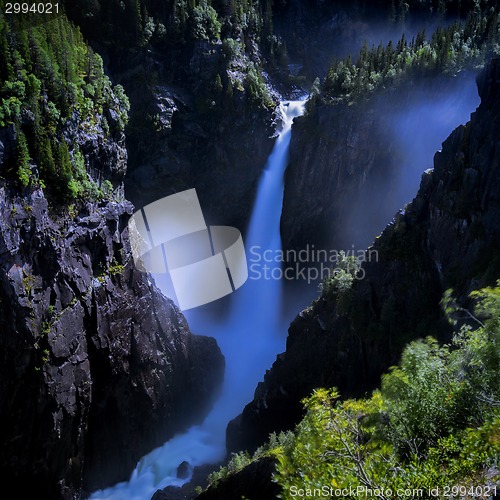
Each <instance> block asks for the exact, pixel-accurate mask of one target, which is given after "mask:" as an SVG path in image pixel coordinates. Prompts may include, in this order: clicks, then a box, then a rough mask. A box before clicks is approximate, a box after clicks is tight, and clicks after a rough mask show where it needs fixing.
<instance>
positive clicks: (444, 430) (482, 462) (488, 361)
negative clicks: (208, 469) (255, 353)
mask: <svg viewBox="0 0 500 500" xmlns="http://www.w3.org/2000/svg"><path fill="white" fill-rule="evenodd" d="M473 297H474V298H476V299H478V300H479V305H478V307H477V312H476V314H480V315H482V317H484V326H482V327H479V328H477V329H476V330H472V329H471V328H470V327H463V328H462V329H461V330H460V331H459V332H458V333H457V334H456V335H455V337H454V340H453V344H452V345H445V346H439V345H438V344H437V342H436V341H435V340H433V339H430V338H429V339H427V340H424V341H416V342H412V343H411V344H410V345H409V346H408V347H407V348H406V349H405V351H404V353H403V356H402V359H401V362H400V364H399V365H398V366H397V367H394V368H392V369H391V370H390V372H389V373H388V374H387V375H385V376H384V377H383V380H382V387H381V390H380V391H375V392H374V393H373V395H372V397H371V398H370V399H360V400H346V401H341V400H340V398H339V394H338V392H337V391H336V390H335V389H317V390H316V391H314V393H313V394H312V396H311V397H309V398H307V399H306V400H304V405H305V409H306V414H305V416H304V418H303V420H302V421H301V422H300V423H299V424H298V425H297V427H296V429H295V432H294V433H288V434H287V435H286V438H285V439H284V440H283V441H282V442H279V441H277V440H276V436H272V437H271V439H270V441H269V443H268V444H267V445H266V447H265V450H266V453H267V454H268V455H272V456H274V457H275V458H276V461H277V470H276V475H275V480H276V481H277V482H278V483H279V485H280V486H281V488H282V495H281V498H284V499H288V498H295V497H296V495H294V494H293V493H292V492H293V489H291V488H292V487H296V488H303V489H311V490H313V489H315V488H316V489H318V488H319V489H321V488H323V487H327V488H332V489H343V488H354V489H356V488H358V487H359V488H368V489H372V490H375V489H378V490H379V491H381V492H382V493H381V495H379V498H387V499H388V498H398V497H401V494H398V493H397V492H398V490H399V491H401V489H403V490H404V489H422V490H423V491H424V496H425V495H426V494H427V492H428V489H429V488H435V487H440V488H444V487H456V488H462V490H464V491H466V489H467V488H468V487H471V486H478V485H481V484H485V483H486V479H485V474H486V471H488V470H490V471H491V470H492V468H494V467H497V466H498V463H499V460H500V282H499V283H498V286H497V287H496V288H489V289H485V290H482V291H480V292H476V293H474V294H473ZM255 458H256V457H255V456H254V457H252V458H250V457H248V456H244V457H243V456H242V457H240V458H238V461H239V462H238V463H239V464H240V465H241V464H243V463H249V462H250V461H251V460H254V459H255ZM228 473H229V469H228V470H226V471H225V472H224V474H226V475H227V474H228ZM224 474H223V475H224ZM219 479H220V478H219ZM497 479H498V478H497ZM389 490H391V491H392V493H391V494H387V493H384V492H387V491H389ZM462 490H460V491H462ZM361 491H365V492H366V490H361ZM336 496H338V495H336ZM358 496H360V497H361V498H364V497H369V496H370V494H368V493H367V494H363V493H361V495H358Z"/></svg>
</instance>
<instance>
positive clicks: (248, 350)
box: [90, 101, 305, 500]
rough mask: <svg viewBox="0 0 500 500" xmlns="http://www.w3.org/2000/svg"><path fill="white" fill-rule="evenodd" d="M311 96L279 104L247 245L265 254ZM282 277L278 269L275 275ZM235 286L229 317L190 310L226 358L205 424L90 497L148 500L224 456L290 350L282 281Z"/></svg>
mask: <svg viewBox="0 0 500 500" xmlns="http://www.w3.org/2000/svg"><path fill="white" fill-rule="evenodd" d="M304 105H305V101H285V102H283V103H281V104H280V108H281V111H282V114H283V128H282V130H281V132H280V133H279V136H278V138H277V139H276V143H275V145H274V148H273V151H272V153H271V155H270V157H269V159H268V161H267V165H266V169H265V171H264V173H263V174H262V178H261V180H260V184H259V188H258V192H257V198H256V201H255V206H254V210H253V213H252V217H251V220H250V226H249V230H248V233H247V238H246V242H245V247H246V251H247V256H248V253H249V251H250V250H251V249H253V251H254V252H256V253H258V254H259V255H262V252H263V251H265V250H270V251H271V253H270V255H276V253H275V252H278V251H279V250H280V249H281V238H280V217H281V208H282V204H283V173H284V171H285V168H286V166H287V163H288V152H289V145H290V137H291V127H292V121H293V119H294V118H295V117H297V116H300V115H301V114H302V113H303V112H304ZM266 265H267V266H268V268H269V269H268V271H267V275H268V276H272V269H273V267H275V268H278V269H279V268H280V266H281V264H280V262H266ZM276 274H279V273H276ZM252 277H254V278H255V277H256V275H254V276H253V275H252V273H250V274H249V280H248V281H247V282H246V283H245V285H244V286H243V287H242V288H241V289H239V290H238V291H236V292H235V293H234V296H233V300H232V302H231V311H230V313H229V315H228V316H227V318H225V319H223V320H219V321H214V320H213V319H211V318H207V317H203V315H197V314H196V311H187V313H186V317H187V319H188V322H189V325H190V328H191V330H192V331H194V332H198V333H202V334H204V335H210V336H212V337H215V338H216V339H217V343H218V344H219V347H220V348H221V351H222V353H223V354H224V357H225V360H226V370H225V376H224V384H223V387H222V391H221V394H220V396H219V399H218V400H217V402H216V404H215V405H214V407H213V409H212V411H211V412H210V414H209V415H208V416H207V418H206V419H205V420H204V422H203V423H202V424H201V425H196V426H193V427H191V428H190V429H188V430H187V431H186V432H185V433H183V434H179V435H177V436H175V437H173V438H172V439H171V440H170V441H167V442H166V443H165V444H164V445H163V446H161V447H159V448H156V449H155V450H153V451H152V452H151V453H149V454H147V455H146V456H144V457H143V458H142V459H141V460H140V461H139V463H138V464H137V467H136V468H135V470H134V471H133V473H132V475H131V477H130V480H129V481H128V482H124V483H119V484H117V485H115V486H113V487H111V488H107V489H105V490H101V491H97V492H95V493H93V494H92V496H91V497H90V499H91V500H104V499H107V500H149V499H150V498H151V496H152V495H153V494H154V493H155V491H157V490H158V489H162V488H165V487H166V486H169V485H172V486H181V485H182V484H184V483H185V482H186V481H187V479H179V478H177V468H178V466H179V464H181V463H182V462H184V461H186V462H188V463H189V464H190V465H191V466H193V467H196V466H198V465H204V464H211V463H217V462H220V461H221V460H223V459H224V456H225V453H226V446H225V438H226V427H227V424H228V422H229V421H230V420H231V419H232V418H234V417H236V416H237V415H238V414H239V413H240V412H241V411H242V410H243V408H244V406H245V404H246V403H248V402H249V401H251V399H252V398H253V391H254V390H255V387H256V385H257V383H258V382H259V381H260V380H262V377H263V375H264V373H265V370H266V369H268V368H269V367H270V366H271V364H272V363H273V361H274V359H275V357H276V355H277V354H278V353H280V352H282V351H283V350H284V348H285V340H286V336H285V332H286V329H287V326H288V325H287V323H286V322H285V321H284V320H283V319H281V314H280V310H281V286H282V284H281V282H280V281H279V280H275V279H264V278H261V279H252Z"/></svg>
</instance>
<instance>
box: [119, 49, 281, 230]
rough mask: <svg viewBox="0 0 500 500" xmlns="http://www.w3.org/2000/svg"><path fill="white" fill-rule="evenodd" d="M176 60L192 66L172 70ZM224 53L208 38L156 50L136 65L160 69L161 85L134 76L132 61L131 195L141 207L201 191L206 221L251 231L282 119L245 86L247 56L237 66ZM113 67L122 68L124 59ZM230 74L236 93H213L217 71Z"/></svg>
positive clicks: (127, 85) (127, 185)
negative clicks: (251, 219)
mask: <svg viewBox="0 0 500 500" xmlns="http://www.w3.org/2000/svg"><path fill="white" fill-rule="evenodd" d="M174 57H175V58H180V59H181V60H183V61H186V64H184V65H182V68H176V69H175V70H173V69H172V67H175V65H174V63H173V62H172V61H171V59H173V58H174ZM226 57H227V56H226V55H225V53H224V48H223V47H222V45H220V44H219V45H214V44H209V43H206V42H197V43H194V44H188V46H187V47H186V48H184V49H183V51H182V52H181V54H177V53H176V54H172V53H162V54H159V53H155V52H152V53H151V54H148V56H147V57H145V58H144V57H141V58H140V60H139V61H137V67H138V68H142V69H141V71H146V72H152V71H156V72H157V74H158V80H157V83H156V84H155V85H153V84H151V83H149V84H147V85H144V80H143V79H138V78H137V75H135V74H134V75H133V77H132V78H131V77H128V76H127V75H128V74H130V73H132V74H133V69H132V70H131V68H130V64H132V66H133V64H134V62H135V61H129V64H128V65H127V67H126V72H127V73H126V74H125V75H124V76H123V77H122V78H120V81H122V82H123V84H124V86H125V89H126V90H127V94H128V95H129V96H130V99H131V103H132V116H131V123H130V127H129V130H128V133H127V141H128V145H129V151H130V160H129V169H128V174H127V178H126V179H125V192H126V196H127V198H128V199H130V201H132V202H133V203H134V205H135V206H136V207H143V206H145V205H147V204H148V203H151V202H153V201H156V200H157V199H160V198H163V197H165V196H167V195H169V194H172V193H174V192H179V191H182V190H185V189H191V188H196V190H197V193H198V197H199V199H200V203H201V206H202V207H203V210H204V213H205V216H206V218H207V222H209V223H212V224H227V225H233V226H236V227H238V228H239V229H241V230H243V231H244V230H245V229H246V225H247V223H248V219H249V215H250V213H251V211H252V206H253V202H254V199H255V196H256V190H257V185H258V180H259V178H260V174H261V172H262V170H263V168H264V166H265V164H266V160H267V157H268V156H269V154H270V152H271V149H272V147H273V144H274V138H273V136H274V134H275V129H276V123H275V121H276V120H277V116H276V113H275V112H274V110H273V109H268V108H265V107H263V106H261V105H259V103H254V102H252V101H250V100H249V99H248V98H247V96H246V94H245V92H244V91H243V83H244V79H245V74H244V72H243V70H242V68H239V67H238V65H242V66H243V67H244V65H245V64H248V61H247V58H246V56H243V55H240V56H235V57H237V58H236V60H235V61H234V62H233V63H231V65H230V68H231V69H227V68H226V67H225V65H226V64H228V63H227V62H225V58H226ZM144 67H146V69H144ZM111 69H112V71H113V72H115V73H116V74H117V75H120V73H121V72H122V71H123V68H121V67H120V66H119V65H118V64H114V65H112V66H111ZM226 72H228V73H230V74H231V77H230V78H231V79H234V82H238V83H232V84H229V83H228V84H227V85H234V90H233V89H232V87H230V88H231V90H230V92H231V96H227V95H225V94H223V92H226V91H227V89H226V90H225V91H223V90H214V82H215V81H216V79H217V77H218V76H219V73H220V74H226ZM219 78H220V76H219ZM225 78H228V77H225ZM228 88H229V87H228ZM134 110H135V112H134ZM148 117H149V118H148Z"/></svg>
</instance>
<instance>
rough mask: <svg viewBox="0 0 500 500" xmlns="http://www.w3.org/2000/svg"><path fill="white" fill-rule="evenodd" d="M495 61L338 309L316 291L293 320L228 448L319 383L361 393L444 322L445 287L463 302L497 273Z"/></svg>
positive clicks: (499, 119) (441, 332)
mask: <svg viewBox="0 0 500 500" xmlns="http://www.w3.org/2000/svg"><path fill="white" fill-rule="evenodd" d="M499 84H500V60H499V59H498V58H496V59H493V60H492V61H491V63H490V64H489V65H488V66H487V68H486V69H485V70H484V71H483V73H482V74H481V75H480V77H479V78H478V88H479V93H480V97H481V105H480V106H479V108H478V109H477V111H476V112H474V113H473V114H472V115H471V120H470V122H469V123H468V124H467V125H466V126H460V127H458V128H457V129H456V130H455V131H454V132H453V133H452V134H451V135H450V137H449V138H448V139H447V140H446V142H445V143H444V144H443V149H442V152H440V153H437V154H436V156H435V161H434V170H433V171H430V172H428V173H425V174H424V176H423V178H422V182H421V186H420V190H419V192H418V194H417V196H416V198H415V199H414V201H413V202H412V203H411V204H410V205H408V206H407V208H406V211H404V212H401V213H399V214H398V215H397V216H396V217H395V219H394V220H393V222H392V223H391V224H389V226H388V227H387V228H386V229H385V231H384V232H383V233H382V235H381V236H380V237H379V238H378V239H377V240H376V241H375V243H374V245H373V247H371V248H370V249H369V251H370V250H371V251H372V252H373V251H377V252H378V259H375V257H374V256H373V254H372V260H371V261H370V262H366V263H365V264H364V266H363V267H364V270H365V273H366V276H365V278H364V279H363V280H360V281H357V282H355V285H354V287H353V289H352V292H351V295H350V297H349V301H348V303H347V305H346V304H343V305H342V307H339V305H338V304H337V303H336V300H335V298H334V297H332V296H325V295H323V296H321V297H320V298H319V299H317V300H316V301H314V302H313V304H312V305H311V307H310V308H308V309H306V310H305V311H302V312H301V313H300V314H299V315H298V316H297V318H296V319H295V320H294V321H293V322H292V325H291V327H290V330H289V336H288V339H287V347H286V351H285V353H284V354H281V355H279V356H278V358H277V360H276V362H275V363H274V365H273V367H272V369H271V370H270V371H269V372H268V373H267V374H266V376H265V379H264V382H262V383H260V384H259V385H258V387H257V389H256V391H255V397H254V400H253V401H252V402H251V403H250V404H248V405H247V406H246V408H245V409H244V411H243V413H242V414H241V415H240V416H239V417H237V418H236V419H235V420H233V421H232V422H231V423H230V425H229V427H228V432H227V436H228V448H229V449H230V450H238V449H245V448H246V449H254V448H255V447H256V446H258V445H260V444H261V443H262V442H263V441H264V440H265V439H267V436H268V434H269V433H270V432H272V431H279V430H282V429H287V428H291V427H293V425H294V424H295V423H297V421H298V420H299V419H300V417H301V414H302V409H301V404H300V400H301V399H302V398H303V397H305V396H307V395H309V394H310V392H311V391H312V389H314V388H315V387H319V386H336V387H338V388H339V390H340V391H341V393H342V394H343V395H344V396H350V395H355V396H358V395H363V394H364V393H365V392H367V391H370V390H371V389H372V388H373V387H375V386H376V385H377V384H378V382H379V377H380V375H381V374H382V373H383V372H384V371H386V370H387V369H388V368H389V366H391V365H393V364H395V363H397V361H398V357H399V354H400V353H401V350H402V349H403V347H404V345H405V344H406V343H407V342H408V341H410V340H412V339H415V338H418V337H425V336H427V335H434V336H436V337H438V338H440V339H446V338H447V337H448V335H449V334H450V332H449V327H448V326H447V323H446V322H445V321H444V318H443V315H442V312H441V309H440V305H439V302H440V300H441V298H442V294H443V292H444V291H445V290H446V289H448V288H454V289H455V293H456V295H457V297H458V299H459V301H460V302H461V303H462V304H463V305H465V306H470V304H468V303H467V296H468V294H469V292H470V291H472V290H474V289H477V288H480V287H483V286H486V285H490V284H493V283H494V282H495V280H496V279H498V277H499V276H500V258H499V255H500V194H499V193H500V147H499V142H498V137H500V112H499V111H500V91H499V90H500V89H499Z"/></svg>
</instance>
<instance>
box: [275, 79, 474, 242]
mask: <svg viewBox="0 0 500 500" xmlns="http://www.w3.org/2000/svg"><path fill="white" fill-rule="evenodd" d="M477 101H478V100H477V94H476V92H475V86H474V76H473V75H472V74H470V73H467V72H464V73H462V74H461V75H460V76H458V77H445V76H435V77H429V78H424V79H422V80H421V81H418V82H413V83H412V82H408V83H407V84H406V85H405V84H399V85H394V86H393V87H391V88H388V89H383V90H378V91H374V92H373V93H372V94H370V95H368V96H366V98H365V99H361V98H360V99H358V100H357V101H355V102H349V103H346V102H340V103H337V104H323V103H317V104H315V105H313V106H309V108H310V111H309V112H308V113H306V115H305V116H303V117H300V118H298V119H297V120H296V123H295V124H294V128H293V134H292V139H291V143H290V165H289V167H288V169H287V171H286V173H285V192H284V200H283V213H282V217H281V234H282V239H283V247H284V249H286V250H288V249H293V250H300V249H302V248H305V247H306V245H315V246H316V248H323V249H325V248H326V249H329V248H334V249H337V250H340V249H345V250H348V249H352V245H354V247H355V248H366V247H367V246H368V245H369V244H370V243H371V242H372V241H373V238H374V237H375V236H376V235H378V234H380V232H381V231H382V230H383V228H384V227H385V225H386V224H387V221H388V220H390V219H391V218H392V216H393V214H394V213H395V212H396V211H397V210H398V209H399V208H401V207H402V206H404V205H405V204H406V203H407V202H408V201H410V200H411V199H412V198H413V196H414V194H415V192H416V191H417V189H418V185H419V181H420V176H421V172H422V171H423V170H425V169H426V168H430V167H431V166H432V156H431V155H427V156H426V155H425V154H424V152H423V151H421V148H422V149H425V146H426V145H427V144H429V143H432V142H434V147H435V148H436V149H437V148H438V147H439V145H440V142H439V139H437V140H436V139H435V138H434V135H437V136H438V137H439V135H440V134H442V135H441V137H442V139H444V138H445V137H446V136H447V135H448V134H449V131H450V130H452V128H453V127H455V126H456V125H457V124H458V123H460V121H454V120H456V119H458V120H459V119H460V118H458V117H459V116H463V117H464V121H465V117H466V116H468V113H469V112H470V110H472V109H474V107H475V106H476V104H477ZM462 109H464V111H462ZM439 113H441V115H440V114H439ZM452 117H453V118H452ZM429 120H432V123H429V122H428V121H429ZM449 123H452V125H449ZM446 126H449V128H446ZM428 130H429V131H428ZM413 143H415V144H413ZM417 145H420V146H421V148H419V147H418V146H417ZM420 162H422V163H420ZM426 162H428V163H426Z"/></svg>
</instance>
